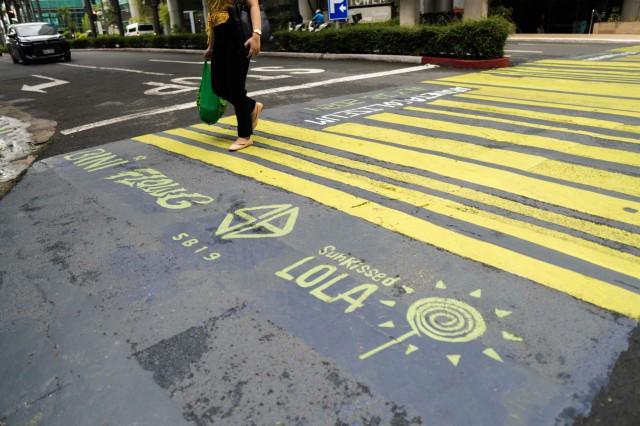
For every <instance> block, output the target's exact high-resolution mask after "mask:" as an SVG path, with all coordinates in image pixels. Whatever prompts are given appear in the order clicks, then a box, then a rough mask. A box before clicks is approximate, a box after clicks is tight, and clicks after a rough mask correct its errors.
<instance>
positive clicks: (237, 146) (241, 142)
mask: <svg viewBox="0 0 640 426" xmlns="http://www.w3.org/2000/svg"><path fill="white" fill-rule="evenodd" d="M251 145H253V141H252V140H251V139H240V138H238V139H236V141H235V142H234V143H232V144H231V146H229V151H240V150H241V149H244V148H246V147H249V146H251Z"/></svg>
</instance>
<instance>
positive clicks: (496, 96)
mask: <svg viewBox="0 0 640 426" xmlns="http://www.w3.org/2000/svg"><path fill="white" fill-rule="evenodd" d="M514 92H515V93H514ZM523 92H524V93H523ZM528 96H529V94H528V93H527V91H524V90H523V91H519V92H516V91H513V90H505V91H500V90H491V89H489V90H485V89H481V90H479V91H474V92H472V93H461V94H458V95H456V98H464V99H475V100H479V101H491V102H501V103H505V104H515V105H522V106H525V105H529V106H538V107H545V108H555V109H565V110H568V111H582V112H589V113H597V114H599V115H605V114H606V115H616V116H623V117H632V118H640V112H633V111H625V110H621V109H610V108H604V107H598V106H589V104H586V105H580V104H578V103H579V102H580V101H581V100H582V99H580V98H576V99H564V98H563V99H555V98H553V97H551V98H548V97H545V96H541V98H542V100H540V101H533V100H531V98H530V97H528ZM537 99H539V98H537ZM544 99H554V100H553V101H551V100H547V101H544ZM559 101H564V103H561V102H559ZM571 101H573V102H576V104H571V103H569V102H571ZM609 138H610V139H611V140H615V141H621V142H630V141H635V139H631V138H620V137H619V136H613V137H612V136H609Z"/></svg>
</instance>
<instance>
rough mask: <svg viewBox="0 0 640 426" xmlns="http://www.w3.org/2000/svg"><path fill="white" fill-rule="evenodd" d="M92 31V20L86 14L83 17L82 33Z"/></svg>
mask: <svg viewBox="0 0 640 426" xmlns="http://www.w3.org/2000/svg"><path fill="white" fill-rule="evenodd" d="M90 30H91V20H90V19H89V15H87V14H86V13H85V14H84V16H83V17H82V32H83V33H86V32H87V31H90Z"/></svg>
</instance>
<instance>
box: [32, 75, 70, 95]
mask: <svg viewBox="0 0 640 426" xmlns="http://www.w3.org/2000/svg"><path fill="white" fill-rule="evenodd" d="M31 77H37V78H44V79H45V80H50V81H51V82H50V83H42V84H38V85H36V86H27V85H26V84H23V85H22V90H24V91H25V92H38V93H47V92H45V91H44V90H42V89H48V88H49V87H54V86H60V85H62V84H67V83H69V82H68V81H65V80H58V79H57V78H51V77H46V76H44V75H37V74H33V75H32V76H31Z"/></svg>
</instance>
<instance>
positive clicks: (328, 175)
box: [165, 129, 640, 277]
mask: <svg viewBox="0 0 640 426" xmlns="http://www.w3.org/2000/svg"><path fill="white" fill-rule="evenodd" d="M165 133H167V134H170V135H173V136H180V137H183V138H187V139H190V140H194V141H197V142H200V143H203V144H207V145H212V146H216V147H218V148H226V147H227V146H228V144H229V141H228V140H226V139H219V138H214V137H212V136H211V135H207V134H202V133H198V132H194V131H192V130H186V129H174V130H169V131H167V132H165ZM259 139H260V141H263V140H264V138H259ZM256 140H258V137H256ZM245 154H246V155H250V156H255V157H258V158H262V159H264V160H267V161H271V162H273V163H277V164H282V165H294V166H293V167H294V169H295V170H297V171H300V172H303V173H309V174H312V175H314V176H319V177H322V178H325V179H329V180H332V181H335V182H340V183H344V184H347V185H350V186H353V187H357V188H360V189H364V190H366V191H370V192H373V193H377V194H379V195H382V196H383V197H386V198H389V199H392V200H399V201H402V202H404V203H407V204H411V205H413V206H415V207H419V208H422V209H425V210H429V211H432V212H435V213H438V214H442V215H444V216H447V217H450V218H453V219H457V220H461V221H464V222H467V223H471V224H473V225H476V226H481V227H484V228H488V229H491V230H493V231H496V232H500V233H503V234H506V235H511V236H513V237H516V238H520V239H523V240H525V241H529V242H531V243H534V244H538V245H541V246H543V247H547V248H549V249H551V250H556V251H558V252H561V253H567V254H570V255H571V256H573V257H575V258H578V259H582V260H584V261H586V262H589V263H593V264H595V265H598V266H601V267H603V268H606V269H610V270H613V271H616V272H619V273H621V274H625V275H629V276H634V277H640V258H638V257H636V256H633V255H631V254H628V253H624V252H620V251H618V250H614V249H612V248H609V247H606V246H602V245H600V244H596V243H593V242H591V241H588V240H584V239H581V238H577V237H574V236H572V235H568V234H564V233H562V232H558V231H555V230H552V229H547V228H544V227H541V226H538V225H535V224H532V223H528V222H524V221H519V220H515V219H511V218H508V217H505V216H500V215H497V214H495V213H491V212H487V211H483V210H479V209H475V208H473V207H471V206H468V205H464V204H461V203H458V202H456V201H452V200H448V199H444V198H441V197H437V196H434V195H430V194H425V193H422V192H419V191H416V190H412V189H409V188H404V187H401V186H398V185H394V184H391V183H388V182H383V181H378V180H375V179H372V178H369V177H366V176H362V175H359V174H356V173H352V172H345V171H341V170H336V169H334V168H330V167H326V166H322V165H318V164H315V163H312V162H309V161H306V160H303V159H301V158H298V157H293V156H291V155H289V154H285V153H282V152H278V151H273V150H270V149H265V148H260V147H254V148H253V149H251V150H247V151H245Z"/></svg>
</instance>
